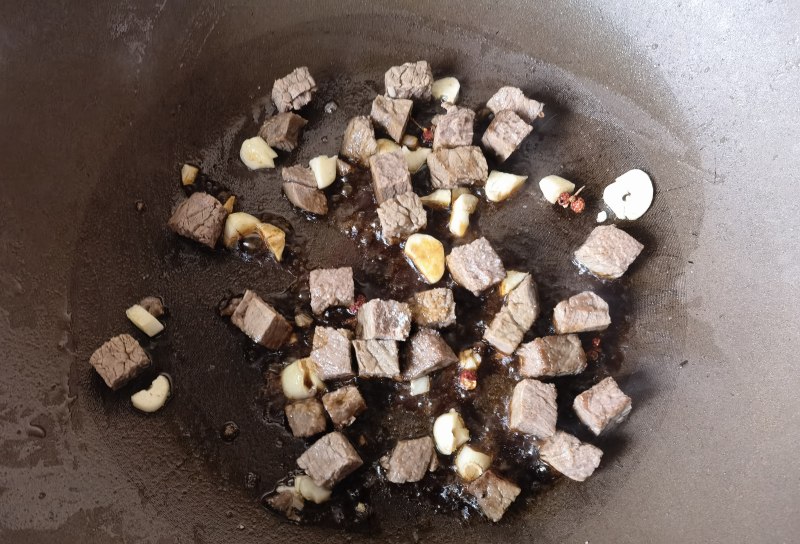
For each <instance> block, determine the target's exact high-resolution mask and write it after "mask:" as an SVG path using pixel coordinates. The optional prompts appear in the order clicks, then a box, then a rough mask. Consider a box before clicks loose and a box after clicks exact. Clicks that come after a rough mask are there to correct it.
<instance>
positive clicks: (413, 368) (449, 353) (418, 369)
mask: <svg viewBox="0 0 800 544" xmlns="http://www.w3.org/2000/svg"><path fill="white" fill-rule="evenodd" d="M410 342H411V347H410V349H409V354H408V368H406V372H405V374H404V378H405V379H406V380H415V379H417V378H420V377H422V376H426V375H428V374H430V373H431V372H435V371H436V370H440V369H442V368H445V367H447V366H450V365H452V364H453V363H456V362H458V357H457V356H456V354H455V353H453V350H452V349H451V348H450V346H448V345H447V342H445V341H444V338H442V336H441V335H440V334H439V331H435V330H433V329H425V328H422V329H420V330H418V331H417V332H416V334H414V336H412V337H411V341H410Z"/></svg>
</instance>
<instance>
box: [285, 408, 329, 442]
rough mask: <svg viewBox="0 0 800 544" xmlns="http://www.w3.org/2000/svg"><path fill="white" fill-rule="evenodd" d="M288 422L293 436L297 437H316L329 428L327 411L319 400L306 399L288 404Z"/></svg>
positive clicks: (286, 409)
mask: <svg viewBox="0 0 800 544" xmlns="http://www.w3.org/2000/svg"><path fill="white" fill-rule="evenodd" d="M284 409H285V411H286V420H287V421H288V422H289V428H290V429H291V430H292V434H293V435H294V436H297V437H307V436H314V435H315V434H319V433H321V432H324V431H325V428H326V427H327V426H328V425H327V421H326V420H325V410H323V409H322V403H321V402H320V401H318V400H317V399H306V400H300V401H297V402H292V403H290V404H287V405H286V407H285V408H284Z"/></svg>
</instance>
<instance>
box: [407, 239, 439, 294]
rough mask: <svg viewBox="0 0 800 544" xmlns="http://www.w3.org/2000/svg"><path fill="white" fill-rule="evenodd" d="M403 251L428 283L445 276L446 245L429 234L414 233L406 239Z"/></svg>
mask: <svg viewBox="0 0 800 544" xmlns="http://www.w3.org/2000/svg"><path fill="white" fill-rule="evenodd" d="M403 252H404V253H405V254H406V256H407V257H408V258H409V259H410V260H411V262H412V263H413V264H414V267H416V269H417V270H418V271H419V273H420V274H422V277H423V278H425V281H427V282H428V283H436V282H437V281H439V280H440V279H442V276H444V269H445V259H444V246H443V245H442V243H441V242H440V241H439V240H437V239H436V238H434V237H433V236H430V235H429V234H419V233H417V234H412V235H411V236H409V237H408V240H406V245H405V247H404V248H403Z"/></svg>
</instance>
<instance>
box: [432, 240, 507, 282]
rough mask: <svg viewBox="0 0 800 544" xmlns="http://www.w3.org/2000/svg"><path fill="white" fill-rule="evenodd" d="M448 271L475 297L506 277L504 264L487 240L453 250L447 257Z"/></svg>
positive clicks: (476, 241)
mask: <svg viewBox="0 0 800 544" xmlns="http://www.w3.org/2000/svg"><path fill="white" fill-rule="evenodd" d="M447 269H448V270H449V271H450V275H451V276H453V279H454V280H455V281H456V283H457V284H459V285H460V286H461V287H463V288H465V289H468V290H469V291H472V294H474V295H475V296H478V295H479V294H480V293H481V291H483V290H484V289H487V288H489V287H491V286H492V285H497V284H498V283H500V282H501V281H503V278H505V277H506V269H505V268H503V262H502V261H501V260H500V257H498V256H497V253H495V251H494V249H493V248H492V245H491V244H490V243H489V240H487V239H486V238H478V239H477V240H475V241H474V242H470V243H469V244H465V245H463V246H458V247H455V248H453V250H452V251H451V252H450V255H448V256H447Z"/></svg>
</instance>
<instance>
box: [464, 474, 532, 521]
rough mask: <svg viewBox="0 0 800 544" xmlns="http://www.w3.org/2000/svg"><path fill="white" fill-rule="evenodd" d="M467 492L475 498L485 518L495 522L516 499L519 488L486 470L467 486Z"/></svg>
mask: <svg viewBox="0 0 800 544" xmlns="http://www.w3.org/2000/svg"><path fill="white" fill-rule="evenodd" d="M467 492H469V494H470V495H472V496H473V497H475V500H476V501H477V502H478V506H480V507H481V510H483V513H484V514H486V517H487V518H489V519H490V520H492V521H494V522H497V521H500V519H501V518H502V517H503V514H505V513H506V510H508V507H509V506H511V503H512V502H514V500H515V499H516V498H517V496H518V495H519V492H520V488H519V486H518V485H517V484H515V483H513V482H510V481H509V480H506V479H505V478H502V477H500V476H498V475H497V474H495V473H494V471H492V470H487V471H486V472H484V473H483V474H482V475H481V476H480V478H478V479H476V480H473V481H471V482H470V483H469V484H467Z"/></svg>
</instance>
